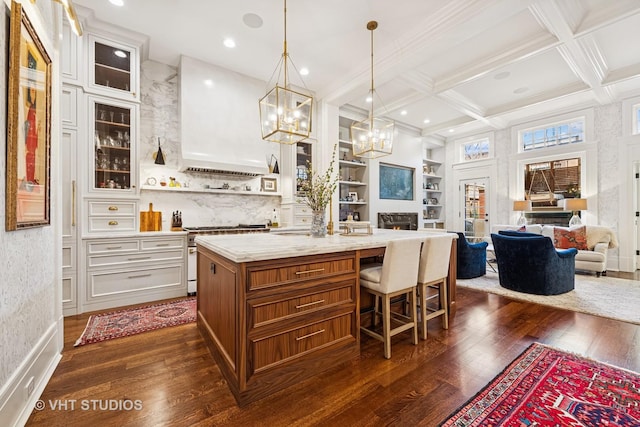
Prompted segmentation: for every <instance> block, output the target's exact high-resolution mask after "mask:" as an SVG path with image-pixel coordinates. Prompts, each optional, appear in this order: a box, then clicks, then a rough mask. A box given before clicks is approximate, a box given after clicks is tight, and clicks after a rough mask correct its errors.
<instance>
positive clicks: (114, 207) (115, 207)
mask: <svg viewBox="0 0 640 427" xmlns="http://www.w3.org/2000/svg"><path fill="white" fill-rule="evenodd" d="M109 210H110V211H117V210H118V207H117V206H109Z"/></svg>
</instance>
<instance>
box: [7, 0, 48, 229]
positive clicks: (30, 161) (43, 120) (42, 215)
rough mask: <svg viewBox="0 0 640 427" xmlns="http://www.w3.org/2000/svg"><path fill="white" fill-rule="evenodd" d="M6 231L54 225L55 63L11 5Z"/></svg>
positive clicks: (18, 9) (17, 6) (19, 9)
mask: <svg viewBox="0 0 640 427" xmlns="http://www.w3.org/2000/svg"><path fill="white" fill-rule="evenodd" d="M7 89H8V90H7V91H8V97H7V103H8V105H7V110H8V113H7V179H6V185H7V188H6V198H7V200H6V203H5V206H6V224H5V228H6V230H7V231H13V230H18V229H21V228H29V227H41V226H45V225H49V224H50V223H51V218H50V208H51V194H50V193H51V189H50V186H51V59H50V57H49V55H48V54H47V52H46V50H45V49H44V46H43V45H42V43H41V41H40V39H39V38H38V34H37V33H36V32H35V29H34V28H33V26H32V25H31V22H30V21H29V18H28V17H27V15H26V14H25V13H23V10H22V6H21V5H20V3H16V2H15V1H12V2H11V24H10V34H9V81H8V84H7Z"/></svg>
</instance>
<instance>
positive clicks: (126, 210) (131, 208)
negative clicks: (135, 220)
mask: <svg viewBox="0 0 640 427" xmlns="http://www.w3.org/2000/svg"><path fill="white" fill-rule="evenodd" d="M136 215H138V206H137V203H136V202H133V201H131V202H127V201H119V202H108V201H90V202H89V216H134V217H135V216H136Z"/></svg>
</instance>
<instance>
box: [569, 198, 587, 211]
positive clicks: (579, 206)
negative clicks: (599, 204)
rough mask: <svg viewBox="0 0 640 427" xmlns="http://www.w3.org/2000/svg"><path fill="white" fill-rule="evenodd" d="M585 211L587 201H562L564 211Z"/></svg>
mask: <svg viewBox="0 0 640 427" xmlns="http://www.w3.org/2000/svg"><path fill="white" fill-rule="evenodd" d="M585 209H587V199H564V210H566V211H583V210H585Z"/></svg>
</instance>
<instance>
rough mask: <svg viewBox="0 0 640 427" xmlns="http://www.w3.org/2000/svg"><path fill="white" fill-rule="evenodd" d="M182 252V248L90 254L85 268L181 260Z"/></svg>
mask: <svg viewBox="0 0 640 427" xmlns="http://www.w3.org/2000/svg"><path fill="white" fill-rule="evenodd" d="M183 257H184V252H183V251H182V250H173V251H161V252H148V253H130V254H117V255H102V256H100V255H98V256H90V257H88V260H87V264H88V265H87V268H92V267H104V266H122V267H127V266H128V265H135V264H139V263H142V262H154V261H155V262H157V261H176V260H177V261H182V258H183Z"/></svg>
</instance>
